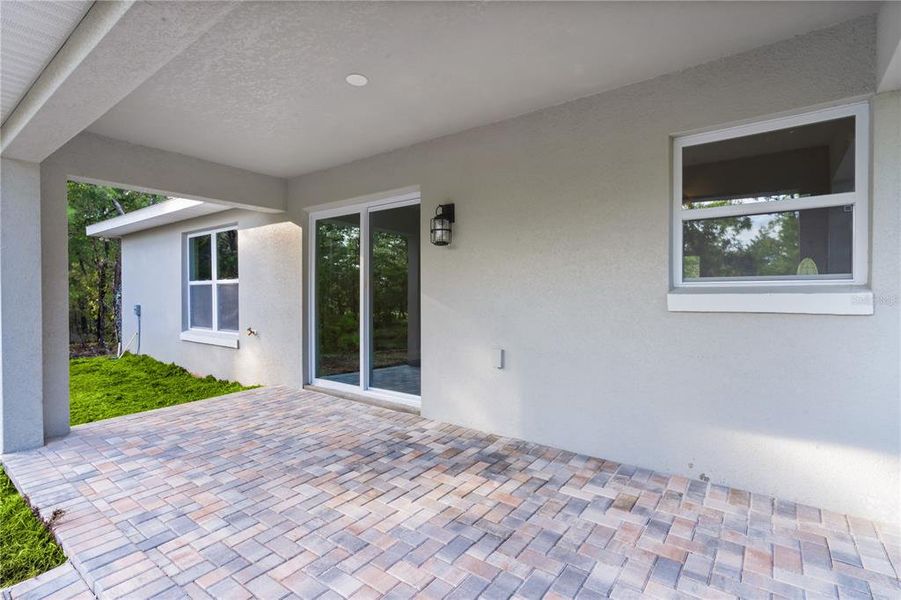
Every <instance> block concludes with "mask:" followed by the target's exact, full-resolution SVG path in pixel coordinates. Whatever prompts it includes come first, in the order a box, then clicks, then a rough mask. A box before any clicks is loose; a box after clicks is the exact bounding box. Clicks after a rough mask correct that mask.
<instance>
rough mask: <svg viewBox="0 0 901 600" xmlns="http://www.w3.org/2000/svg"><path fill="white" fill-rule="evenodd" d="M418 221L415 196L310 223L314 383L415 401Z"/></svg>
mask: <svg viewBox="0 0 901 600" xmlns="http://www.w3.org/2000/svg"><path fill="white" fill-rule="evenodd" d="M419 217H420V213H419V198H418V196H416V195H411V196H408V197H406V198H403V199H400V200H399V201H392V202H388V203H385V202H383V203H380V204H376V205H370V206H364V207H358V208H355V209H351V212H348V213H346V214H341V212H340V211H338V212H335V211H330V212H328V213H325V214H320V215H318V216H317V215H314V216H313V230H314V232H315V246H314V252H315V256H314V259H313V269H314V273H313V278H314V279H313V280H314V282H315V293H314V314H313V320H314V326H313V331H314V334H315V337H314V340H313V345H312V351H313V361H312V369H313V380H314V383H317V384H320V385H328V386H330V387H335V386H337V387H344V386H347V387H350V386H352V387H353V388H356V390H353V389H349V391H366V390H372V392H371V393H373V394H376V395H379V394H381V395H386V394H387V395H390V396H392V397H395V398H399V399H402V400H405V401H414V402H415V401H418V396H419V395H420V310H419V295H420V284H419V237H420V236H419V229H420V222H419ZM361 286H362V287H361ZM406 397H410V398H406Z"/></svg>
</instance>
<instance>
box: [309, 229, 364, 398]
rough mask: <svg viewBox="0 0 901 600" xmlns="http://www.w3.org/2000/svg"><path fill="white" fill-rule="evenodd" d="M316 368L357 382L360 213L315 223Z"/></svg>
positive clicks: (320, 375)
mask: <svg viewBox="0 0 901 600" xmlns="http://www.w3.org/2000/svg"><path fill="white" fill-rule="evenodd" d="M316 317H317V319H316V353H315V355H316V363H315V364H316V369H315V376H316V377H318V378H321V379H327V380H331V381H337V382H340V383H348V384H351V385H359V384H360V215H359V214H352V215H344V216H340V217H334V218H330V219H321V220H319V221H317V222H316Z"/></svg>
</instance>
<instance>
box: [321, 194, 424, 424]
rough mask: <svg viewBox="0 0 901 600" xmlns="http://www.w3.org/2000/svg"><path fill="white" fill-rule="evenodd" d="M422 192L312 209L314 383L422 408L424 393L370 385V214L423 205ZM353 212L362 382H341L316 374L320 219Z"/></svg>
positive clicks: (386, 195)
mask: <svg viewBox="0 0 901 600" xmlns="http://www.w3.org/2000/svg"><path fill="white" fill-rule="evenodd" d="M421 203H422V200H421V195H420V192H419V191H418V189H417V190H416V191H403V190H398V191H396V192H388V193H386V194H379V195H377V196H375V197H373V199H372V200H368V201H364V202H356V203H353V204H347V205H343V206H340V207H338V208H321V207H320V208H319V209H317V207H312V208H311V209H310V210H311V212H310V232H311V233H310V235H309V236H307V238H308V243H309V245H308V249H309V252H308V255H309V257H310V262H309V279H308V281H309V285H308V286H307V287H308V296H307V307H308V319H309V323H310V328H309V336H308V347H307V350H308V352H307V357H308V363H307V367H308V369H309V377H308V380H309V382H310V384H311V385H316V386H319V387H323V388H328V389H333V390H335V391H343V392H348V393H353V394H358V395H361V396H366V397H369V398H374V399H376V400H382V401H386V402H394V403H397V404H401V405H403V406H409V407H413V408H419V407H420V405H421V396H416V395H413V394H405V393H403V392H398V391H394V390H385V389H381V388H373V387H370V382H369V359H370V356H369V351H370V346H371V340H370V330H371V327H370V325H371V318H372V315H371V314H370V295H371V289H370V288H371V286H370V283H369V271H370V267H369V214H370V213H373V212H377V211H380V210H389V209H392V208H400V207H403V206H415V205H421ZM350 214H359V215H360V286H359V289H360V355H359V359H358V360H359V369H360V371H359V372H360V382H359V384H358V385H353V384H348V383H341V382H338V381H332V380H330V379H320V378H318V377H316V359H317V356H316V349H317V345H318V344H317V335H318V332H319V326H318V325H319V323H318V314H317V311H316V259H317V257H316V222H317V221H320V220H323V219H330V218H334V217H341V216H345V215H350ZM421 251H422V240H420V252H421Z"/></svg>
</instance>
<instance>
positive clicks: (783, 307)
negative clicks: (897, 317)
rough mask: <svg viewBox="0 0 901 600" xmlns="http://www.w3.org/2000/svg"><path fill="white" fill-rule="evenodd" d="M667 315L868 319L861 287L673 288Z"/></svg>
mask: <svg viewBox="0 0 901 600" xmlns="http://www.w3.org/2000/svg"><path fill="white" fill-rule="evenodd" d="M666 306H667V309H669V311H670V312H731V313H786V314H802V315H872V314H873V292H872V291H871V290H869V289H868V288H866V287H864V286H852V285H842V286H830V287H825V286H791V287H756V286H755V287H722V288H713V287H710V288H707V287H705V288H677V289H674V290H670V292H669V293H668V294H667V295H666Z"/></svg>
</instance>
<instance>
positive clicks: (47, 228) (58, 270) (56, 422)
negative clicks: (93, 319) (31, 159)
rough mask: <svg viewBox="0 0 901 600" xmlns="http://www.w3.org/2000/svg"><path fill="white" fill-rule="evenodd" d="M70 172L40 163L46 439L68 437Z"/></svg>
mask: <svg viewBox="0 0 901 600" xmlns="http://www.w3.org/2000/svg"><path fill="white" fill-rule="evenodd" d="M66 181H67V177H66V171H65V170H64V169H62V168H60V167H59V166H54V165H51V164H47V163H42V164H41V307H42V327H43V329H42V334H43V350H42V356H43V367H44V368H43V385H44V388H43V395H44V439H49V438H54V437H60V436H64V435H66V434H67V433H69V219H68V216H67V212H66V208H67V206H68V190H67V188H66Z"/></svg>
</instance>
